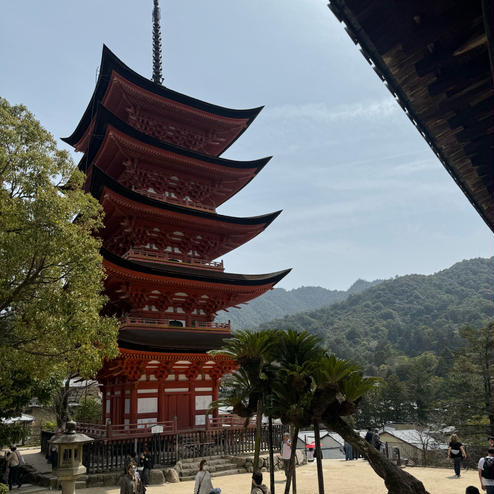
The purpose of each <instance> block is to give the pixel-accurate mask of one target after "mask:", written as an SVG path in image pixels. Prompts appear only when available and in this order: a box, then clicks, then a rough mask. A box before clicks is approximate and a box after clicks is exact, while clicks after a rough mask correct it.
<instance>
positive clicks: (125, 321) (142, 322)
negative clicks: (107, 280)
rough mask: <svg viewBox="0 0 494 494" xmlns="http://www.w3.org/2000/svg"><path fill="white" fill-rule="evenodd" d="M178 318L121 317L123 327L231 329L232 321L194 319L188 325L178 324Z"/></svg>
mask: <svg viewBox="0 0 494 494" xmlns="http://www.w3.org/2000/svg"><path fill="white" fill-rule="evenodd" d="M176 321H177V320H176V319H154V318H150V317H133V316H125V317H122V318H121V319H120V322H121V326H120V328H121V329H123V328H124V327H125V326H151V327H166V328H169V327H172V328H177V329H187V328H195V329H226V330H229V329H230V321H228V322H208V321H192V323H191V324H190V325H187V326H176V325H175V324H173V323H176Z"/></svg>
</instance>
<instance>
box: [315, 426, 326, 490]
mask: <svg viewBox="0 0 494 494" xmlns="http://www.w3.org/2000/svg"><path fill="white" fill-rule="evenodd" d="M314 440H315V442H316V463H317V483H318V486H319V494H324V476H323V473H322V452H321V434H320V433H319V421H318V420H316V421H314Z"/></svg>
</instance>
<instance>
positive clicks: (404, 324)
mask: <svg viewBox="0 0 494 494" xmlns="http://www.w3.org/2000/svg"><path fill="white" fill-rule="evenodd" d="M493 300H494V257H493V258H490V259H472V260H468V261H462V262H459V263H457V264H455V265H453V266H452V267H450V268H449V269H445V270H443V271H440V272H438V273H435V274H433V275H429V276H426V275H407V276H400V277H396V278H394V279H391V280H387V281H383V282H381V283H379V284H378V285H377V286H373V287H370V288H368V289H366V290H364V291H363V292H362V293H359V294H353V295H350V296H348V297H347V299H346V300H344V301H342V302H339V303H335V304H333V305H331V306H328V307H323V308H320V309H317V310H312V311H306V312H302V313H297V314H294V315H289V316H285V317H283V318H279V319H275V320H273V321H270V322H266V323H263V324H262V325H260V327H261V328H280V329H286V328H291V329H297V330H307V331H309V332H311V333H314V334H317V335H318V336H320V337H321V338H322V339H323V341H324V342H325V343H326V344H327V346H328V348H329V349H330V350H331V351H333V352H334V353H336V354H337V355H338V356H340V357H344V358H351V359H355V360H358V361H360V362H362V363H364V364H365V363H366V364H374V365H376V366H379V365H381V364H382V363H384V362H386V361H388V359H389V358H390V356H391V354H393V353H394V354H399V355H406V356H409V357H414V356H417V355H420V354H421V353H423V352H427V351H431V352H433V353H435V354H438V355H439V354H441V353H442V352H443V351H444V349H445V348H450V349H454V348H458V347H459V346H460V345H461V339H460V336H459V329H460V328H462V327H464V326H467V325H469V326H472V327H480V326H482V325H484V324H486V322H487V321H489V320H492V319H493V317H494V305H493Z"/></svg>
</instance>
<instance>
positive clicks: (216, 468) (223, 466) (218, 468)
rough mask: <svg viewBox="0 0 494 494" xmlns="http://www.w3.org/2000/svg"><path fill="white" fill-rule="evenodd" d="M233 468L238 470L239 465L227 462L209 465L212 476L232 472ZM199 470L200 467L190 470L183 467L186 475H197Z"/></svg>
mask: <svg viewBox="0 0 494 494" xmlns="http://www.w3.org/2000/svg"><path fill="white" fill-rule="evenodd" d="M232 468H237V465H236V464H235V463H229V462H225V463H222V464H217V465H214V466H211V465H209V471H210V472H211V474H213V473H216V472H222V471H224V470H231V469H232ZM198 470H199V467H197V468H189V467H186V468H184V467H182V473H183V474H184V475H195V474H196V473H197V471H198Z"/></svg>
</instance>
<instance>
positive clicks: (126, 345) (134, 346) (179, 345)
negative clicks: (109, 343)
mask: <svg viewBox="0 0 494 494" xmlns="http://www.w3.org/2000/svg"><path fill="white" fill-rule="evenodd" d="M227 338H231V334H230V333H225V332H216V331H213V330H208V331H197V330H187V329H184V328H180V329H176V328H175V329H171V328H170V329H167V330H159V331H158V330H152V329H151V330H149V329H147V330H146V329H142V328H139V329H135V330H125V331H120V333H119V335H118V346H119V347H120V348H122V349H127V350H138V351H144V352H155V351H158V352H164V351H166V352H170V353H173V354H177V353H178V354H182V353H203V354H204V353H206V352H208V351H209V350H217V349H219V348H221V347H222V346H224V345H225V340H226V339H227ZM184 360H187V358H184ZM209 360H213V359H212V358H211V357H210V358H209Z"/></svg>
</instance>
